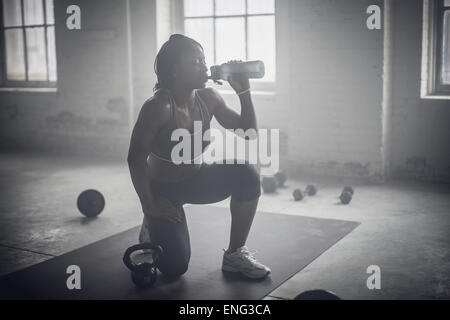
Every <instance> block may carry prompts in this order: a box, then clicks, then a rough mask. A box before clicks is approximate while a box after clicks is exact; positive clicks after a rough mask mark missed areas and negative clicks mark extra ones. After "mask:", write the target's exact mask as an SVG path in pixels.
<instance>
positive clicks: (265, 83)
mask: <svg viewBox="0 0 450 320" xmlns="http://www.w3.org/2000/svg"><path fill="white" fill-rule="evenodd" d="M174 1H175V6H176V7H177V8H176V9H175V11H176V12H177V13H178V17H179V21H180V23H179V25H178V28H179V31H180V33H183V34H184V32H185V30H184V27H185V20H186V19H205V18H210V19H212V20H213V46H214V53H213V56H214V62H213V64H214V63H215V60H216V31H215V20H216V19H221V18H235V17H240V18H244V19H245V55H246V56H248V23H247V21H248V17H259V16H273V17H274V19H275V28H276V5H275V7H274V12H273V13H257V14H252V13H251V14H249V13H248V12H247V8H248V5H247V0H245V6H246V13H245V14H232V15H216V14H215V3H216V1H215V0H211V1H213V14H212V15H205V16H195V17H190V16H185V15H184V0H174ZM274 2H276V1H275V0H274ZM275 35H276V32H275ZM274 50H275V52H274V53H275V80H274V81H269V80H252V79H250V84H251V87H252V89H253V90H255V91H261V92H274V91H275V83H276V79H277V72H276V37H275V48H274ZM212 86H213V87H215V88H217V89H219V90H223V89H225V88H223V86H220V85H217V84H213V85H212ZM225 90H226V89H225Z"/></svg>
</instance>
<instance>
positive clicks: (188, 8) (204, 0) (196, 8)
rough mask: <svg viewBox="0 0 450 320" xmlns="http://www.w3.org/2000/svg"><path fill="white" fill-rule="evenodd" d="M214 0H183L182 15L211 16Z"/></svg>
mask: <svg viewBox="0 0 450 320" xmlns="http://www.w3.org/2000/svg"><path fill="white" fill-rule="evenodd" d="M213 1H214V0H184V3H183V4H184V16H185V17H198V16H212V15H213Z"/></svg>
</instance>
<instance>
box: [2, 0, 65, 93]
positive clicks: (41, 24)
mask: <svg viewBox="0 0 450 320" xmlns="http://www.w3.org/2000/svg"><path fill="white" fill-rule="evenodd" d="M0 19H1V24H0V27H1V28H2V30H1V37H2V38H1V43H2V45H1V46H2V47H1V57H2V59H1V60H2V61H1V62H2V63H1V71H2V78H1V82H2V85H3V86H7V87H10V86H11V87H48V86H55V85H56V77H57V75H56V50H55V20H54V16H53V0H2V2H1V15H0Z"/></svg>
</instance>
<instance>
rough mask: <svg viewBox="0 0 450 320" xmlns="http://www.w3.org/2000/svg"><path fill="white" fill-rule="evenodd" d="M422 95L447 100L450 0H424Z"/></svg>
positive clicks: (449, 86) (449, 63)
mask: <svg viewBox="0 0 450 320" xmlns="http://www.w3.org/2000/svg"><path fill="white" fill-rule="evenodd" d="M423 21H424V25H423V44H422V45H423V47H422V85H421V96H422V98H445V99H450V0H437V1H433V0H425V1H424V19H423Z"/></svg>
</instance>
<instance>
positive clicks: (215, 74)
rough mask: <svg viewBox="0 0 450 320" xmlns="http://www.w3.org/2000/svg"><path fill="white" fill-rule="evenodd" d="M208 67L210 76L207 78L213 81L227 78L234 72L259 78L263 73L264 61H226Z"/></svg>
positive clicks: (247, 76) (250, 77) (251, 77)
mask: <svg viewBox="0 0 450 320" xmlns="http://www.w3.org/2000/svg"><path fill="white" fill-rule="evenodd" d="M210 69H211V76H210V77H209V78H210V79H212V80H214V81H217V80H228V77H229V76H232V75H235V74H238V75H244V76H245V77H246V78H248V79H260V78H262V77H264V74H265V68H264V62H262V61H261V60H255V61H246V62H238V61H233V62H227V63H223V64H221V65H220V66H211V68H210Z"/></svg>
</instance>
